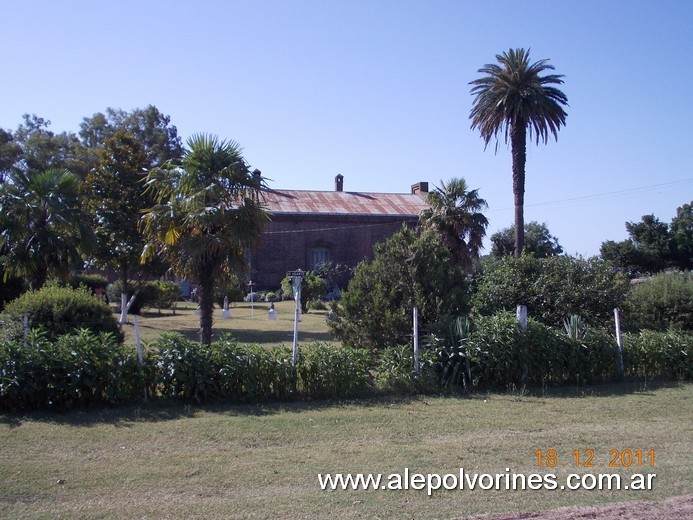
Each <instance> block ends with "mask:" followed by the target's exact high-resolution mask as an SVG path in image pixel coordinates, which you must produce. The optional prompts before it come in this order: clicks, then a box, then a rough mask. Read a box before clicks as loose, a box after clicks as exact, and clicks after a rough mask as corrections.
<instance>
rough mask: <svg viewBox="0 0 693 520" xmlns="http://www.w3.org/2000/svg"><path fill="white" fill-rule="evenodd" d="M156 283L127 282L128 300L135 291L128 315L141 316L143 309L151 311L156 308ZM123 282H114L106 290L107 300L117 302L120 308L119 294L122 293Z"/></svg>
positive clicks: (157, 295)
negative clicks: (135, 295)
mask: <svg viewBox="0 0 693 520" xmlns="http://www.w3.org/2000/svg"><path fill="white" fill-rule="evenodd" d="M157 283H158V282H151V281H150V282H142V281H136V280H130V281H128V287H129V290H128V298H130V297H131V296H132V293H133V292H134V291H137V297H136V298H135V300H134V301H133V302H132V305H131V306H130V310H129V311H128V313H129V314H141V313H142V310H143V309H153V308H156V306H157V301H158V297H159V293H158V287H157ZM122 287H123V282H122V281H121V280H116V281H115V282H113V283H112V284H110V285H109V286H108V288H107V294H108V299H109V301H111V302H117V303H118V306H119V307H120V294H121V292H122V289H121V288H122Z"/></svg>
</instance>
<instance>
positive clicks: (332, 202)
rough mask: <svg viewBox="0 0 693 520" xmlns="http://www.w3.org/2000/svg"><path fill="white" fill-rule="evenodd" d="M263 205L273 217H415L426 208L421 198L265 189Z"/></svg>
mask: <svg viewBox="0 0 693 520" xmlns="http://www.w3.org/2000/svg"><path fill="white" fill-rule="evenodd" d="M264 195H265V204H266V207H267V210H268V211H269V212H270V213H275V214H322V215H369V216H378V215H382V216H393V215H398V216H409V217H414V216H418V215H419V213H420V212H421V210H423V209H425V208H427V207H428V205H427V204H426V201H425V200H424V198H423V197H421V196H420V195H412V194H408V193H363V192H354V191H304V190H266V191H265V192H264Z"/></svg>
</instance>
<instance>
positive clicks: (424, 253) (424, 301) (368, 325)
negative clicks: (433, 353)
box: [329, 227, 467, 350]
mask: <svg viewBox="0 0 693 520" xmlns="http://www.w3.org/2000/svg"><path fill="white" fill-rule="evenodd" d="M374 253H375V256H374V258H373V261H372V262H370V263H368V262H361V263H360V264H359V265H358V267H357V268H356V273H355V274H354V277H353V278H352V280H351V282H350V283H349V287H348V288H347V290H346V291H344V292H343V293H342V299H341V302H340V304H339V306H338V307H336V312H335V313H331V315H330V320H329V325H330V330H331V332H332V333H333V334H334V335H336V336H337V337H338V338H339V339H340V340H342V342H344V344H345V345H348V346H351V347H356V348H366V349H373V350H375V349H382V348H387V347H392V346H396V345H402V344H405V343H409V342H410V338H411V330H412V309H413V307H415V306H416V307H418V309H419V313H420V314H419V315H420V317H421V323H422V324H424V325H428V324H431V323H435V322H438V321H440V320H442V319H443V318H444V317H445V316H448V315H452V314H461V313H463V312H465V311H466V310H467V283H466V279H465V276H464V274H463V273H462V271H461V270H460V269H459V268H458V267H457V266H456V265H455V263H454V260H453V258H452V255H451V253H450V251H449V250H448V249H447V248H446V247H445V246H444V245H443V244H442V243H441V241H440V237H439V236H438V234H437V233H435V232H433V231H428V232H424V233H422V234H420V235H419V234H417V233H416V232H415V231H414V230H411V229H409V228H407V227H404V228H403V229H402V230H400V231H398V232H397V233H395V234H394V235H392V236H391V237H390V238H389V239H388V240H387V241H385V242H382V243H379V244H377V245H376V246H375V251H374Z"/></svg>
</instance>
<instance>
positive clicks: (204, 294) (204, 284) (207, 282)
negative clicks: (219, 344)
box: [198, 272, 214, 345]
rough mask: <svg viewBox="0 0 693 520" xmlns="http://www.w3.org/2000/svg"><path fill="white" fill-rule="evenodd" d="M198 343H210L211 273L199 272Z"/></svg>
mask: <svg viewBox="0 0 693 520" xmlns="http://www.w3.org/2000/svg"><path fill="white" fill-rule="evenodd" d="M198 279H199V281H200V287H199V290H200V293H199V294H200V332H199V338H200V343H202V344H203V345H209V344H210V343H212V323H213V322H214V277H213V276H212V273H211V272H200V273H199V276H198Z"/></svg>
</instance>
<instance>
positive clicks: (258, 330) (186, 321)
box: [123, 300, 336, 345]
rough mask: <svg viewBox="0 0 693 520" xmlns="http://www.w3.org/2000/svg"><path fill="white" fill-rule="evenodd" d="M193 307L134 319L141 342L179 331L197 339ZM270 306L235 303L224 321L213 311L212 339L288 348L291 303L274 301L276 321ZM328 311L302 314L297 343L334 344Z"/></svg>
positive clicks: (130, 332) (131, 339) (127, 329)
mask: <svg viewBox="0 0 693 520" xmlns="http://www.w3.org/2000/svg"><path fill="white" fill-rule="evenodd" d="M196 307H197V306H196V305H195V304H193V303H189V302H179V303H178V305H177V309H176V314H175V315H174V314H173V312H172V311H171V310H163V311H161V314H159V313H158V312H157V311H153V312H145V313H144V314H142V315H141V316H138V317H137V321H138V324H139V327H140V338H141V339H142V341H145V342H150V341H153V340H155V339H157V338H158V337H159V335H160V334H161V333H162V332H178V333H180V334H182V335H183V336H185V337H187V338H189V339H193V340H197V339H198V330H199V322H200V317H199V316H197V315H195V309H196ZM269 308H270V304H269V303H264V302H261V303H260V302H258V303H254V304H252V306H251V304H250V303H234V304H233V305H232V306H231V308H230V310H231V319H224V318H223V317H222V314H221V312H222V311H221V309H214V327H213V334H214V339H216V338H218V337H219V335H221V334H223V333H230V334H231V335H232V336H233V337H234V338H236V339H237V340H238V341H239V342H240V343H257V344H258V345H282V344H285V345H291V344H292V343H293V334H294V309H295V304H294V302H293V300H292V301H285V302H277V303H275V308H276V311H277V318H278V319H277V320H276V321H270V320H269V319H268V318H267V316H268V311H269ZM326 316H327V311H310V312H309V313H308V314H302V315H301V319H300V322H299V326H298V330H299V335H298V337H299V341H300V342H301V343H313V342H316V341H325V342H336V341H335V340H334V338H333V337H332V335H330V333H329V332H328V330H327V325H326V323H325V318H326ZM133 323H134V317H133V316H132V315H130V316H128V324H127V325H124V326H123V332H124V333H125V342H126V343H128V344H134V343H135V331H134V325H133Z"/></svg>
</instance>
